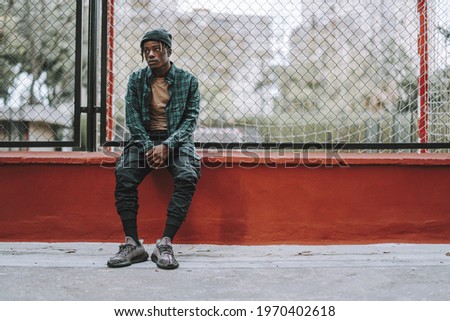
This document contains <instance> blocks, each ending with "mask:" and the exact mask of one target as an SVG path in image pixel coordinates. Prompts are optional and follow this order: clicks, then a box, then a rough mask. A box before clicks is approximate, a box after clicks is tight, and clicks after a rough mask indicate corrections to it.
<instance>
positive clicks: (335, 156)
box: [0, 150, 450, 167]
mask: <svg viewBox="0 0 450 321" xmlns="http://www.w3.org/2000/svg"><path fill="white" fill-rule="evenodd" d="M199 154H200V156H201V157H202V160H203V163H204V164H219V163H225V164H243V165H248V164H255V165H259V164H265V165H282V164H287V165H311V166H312V167H315V166H321V165H344V166H345V165H442V166H450V154H444V153H433V154H432V153H429V154H415V153H401V154H387V153H386V154H358V153H333V152H306V151H305V152H282V151H281V152H273V151H252V150H249V151H242V152H241V151H235V150H231V151H227V150H223V151H202V150H200V151H199ZM119 155H120V154H119V153H113V152H104V153H101V152H95V153H89V152H0V165H6V164H65V165H68V164H72V165H105V166H111V165H114V164H115V161H116V159H117V157H118V156H119Z"/></svg>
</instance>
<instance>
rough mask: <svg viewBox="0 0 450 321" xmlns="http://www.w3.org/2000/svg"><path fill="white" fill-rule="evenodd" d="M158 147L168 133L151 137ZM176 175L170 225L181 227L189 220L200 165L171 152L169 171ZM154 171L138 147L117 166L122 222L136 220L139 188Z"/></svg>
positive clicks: (117, 197)
mask: <svg viewBox="0 0 450 321" xmlns="http://www.w3.org/2000/svg"><path fill="white" fill-rule="evenodd" d="M150 138H151V139H152V141H154V145H155V146H156V145H159V144H161V143H162V142H163V141H164V140H165V139H167V133H165V132H162V133H161V132H159V133H151V134H150ZM166 168H167V169H168V170H169V172H170V173H171V174H172V177H173V183H174V191H173V193H172V197H171V199H170V202H169V205H168V208H167V220H166V224H171V225H176V226H178V227H179V226H180V225H181V224H182V222H183V221H184V220H185V219H186V215H187V212H188V210H189V206H190V204H191V202H192V198H193V196H194V193H195V190H196V186H197V182H198V180H199V178H200V161H199V160H197V159H195V158H194V157H193V156H190V155H186V154H184V153H180V151H179V150H178V149H175V150H173V151H171V152H169V157H168V162H167V167H166ZM153 170H154V169H152V168H151V167H150V166H149V164H148V163H147V158H146V156H145V154H144V153H143V152H139V149H138V147H136V146H129V147H126V148H125V149H124V151H123V153H122V155H121V157H120V158H119V160H118V162H117V165H116V189H115V198H116V208H117V212H118V214H119V215H120V217H121V219H122V220H129V219H135V218H136V217H137V213H138V208H139V204H138V190H137V188H138V186H139V184H140V183H141V182H142V180H143V179H144V178H145V177H146V176H147V175H148V174H149V173H150V172H152V171H153Z"/></svg>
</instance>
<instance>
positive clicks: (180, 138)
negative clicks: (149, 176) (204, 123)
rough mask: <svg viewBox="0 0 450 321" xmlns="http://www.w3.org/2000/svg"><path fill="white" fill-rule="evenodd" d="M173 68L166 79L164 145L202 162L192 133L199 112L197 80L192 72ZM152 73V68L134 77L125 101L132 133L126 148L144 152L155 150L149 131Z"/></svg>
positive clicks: (147, 68) (128, 123)
mask: <svg viewBox="0 0 450 321" xmlns="http://www.w3.org/2000/svg"><path fill="white" fill-rule="evenodd" d="M170 64H171V67H170V69H169V72H168V73H167V76H166V81H167V83H168V84H169V97H170V98H169V102H168V104H167V106H166V117H167V130H168V133H169V138H167V140H165V141H164V144H166V145H167V146H168V147H169V148H170V149H174V148H179V149H180V152H184V153H185V154H188V155H191V156H193V157H195V158H197V159H199V157H198V155H197V153H196V152H195V147H194V139H193V132H194V130H195V128H196V126H197V119H198V115H199V112H200V93H199V90H198V80H197V78H196V77H195V76H193V75H192V74H190V73H189V72H187V71H185V70H183V69H179V68H177V67H175V65H174V64H173V63H172V62H171V63H170ZM153 77H154V76H153V72H152V70H151V68H150V67H146V68H143V69H141V70H138V71H136V72H134V73H132V74H131V76H130V79H129V81H128V87H127V94H126V97H125V109H126V124H127V126H128V129H129V131H130V133H131V140H130V142H129V143H128V144H127V146H130V145H133V146H138V147H139V149H140V150H141V151H143V152H145V151H147V150H149V149H151V148H152V147H153V146H154V143H153V141H152V140H151V139H150V136H149V134H148V130H149V128H150V110H149V109H150V97H151V94H152V89H151V85H150V84H151V83H152V81H153Z"/></svg>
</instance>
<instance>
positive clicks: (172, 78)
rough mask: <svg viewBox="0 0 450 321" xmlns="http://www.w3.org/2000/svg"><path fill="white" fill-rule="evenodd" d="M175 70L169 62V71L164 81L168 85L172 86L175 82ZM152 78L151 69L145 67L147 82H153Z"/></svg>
mask: <svg viewBox="0 0 450 321" xmlns="http://www.w3.org/2000/svg"><path fill="white" fill-rule="evenodd" d="M175 69H176V67H175V65H174V64H173V62H172V61H171V62H170V69H169V71H168V72H167V75H166V77H165V79H166V81H167V83H168V84H169V85H172V84H173V83H174V81H175ZM153 77H154V75H153V72H152V69H151V68H150V67H149V66H147V79H148V80H149V82H151V81H152V80H153Z"/></svg>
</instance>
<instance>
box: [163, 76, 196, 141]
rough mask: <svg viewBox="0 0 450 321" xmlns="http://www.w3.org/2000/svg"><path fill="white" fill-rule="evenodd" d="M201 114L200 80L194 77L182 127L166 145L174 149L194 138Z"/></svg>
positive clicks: (171, 136) (170, 137)
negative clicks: (193, 134)
mask: <svg viewBox="0 0 450 321" xmlns="http://www.w3.org/2000/svg"><path fill="white" fill-rule="evenodd" d="M199 114H200V92H199V89H198V80H197V79H196V78H195V77H192V78H191V80H190V85H189V95H188V99H187V104H186V108H185V111H184V114H183V116H182V119H181V123H180V126H179V127H178V129H177V130H176V131H175V132H173V134H172V135H170V136H169V138H167V140H165V141H164V144H165V145H167V146H168V147H169V148H171V149H173V148H175V147H176V145H177V144H178V143H182V142H186V141H188V140H189V138H190V137H191V136H192V133H193V132H194V130H195V128H196V127H197V120H198V116H199Z"/></svg>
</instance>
